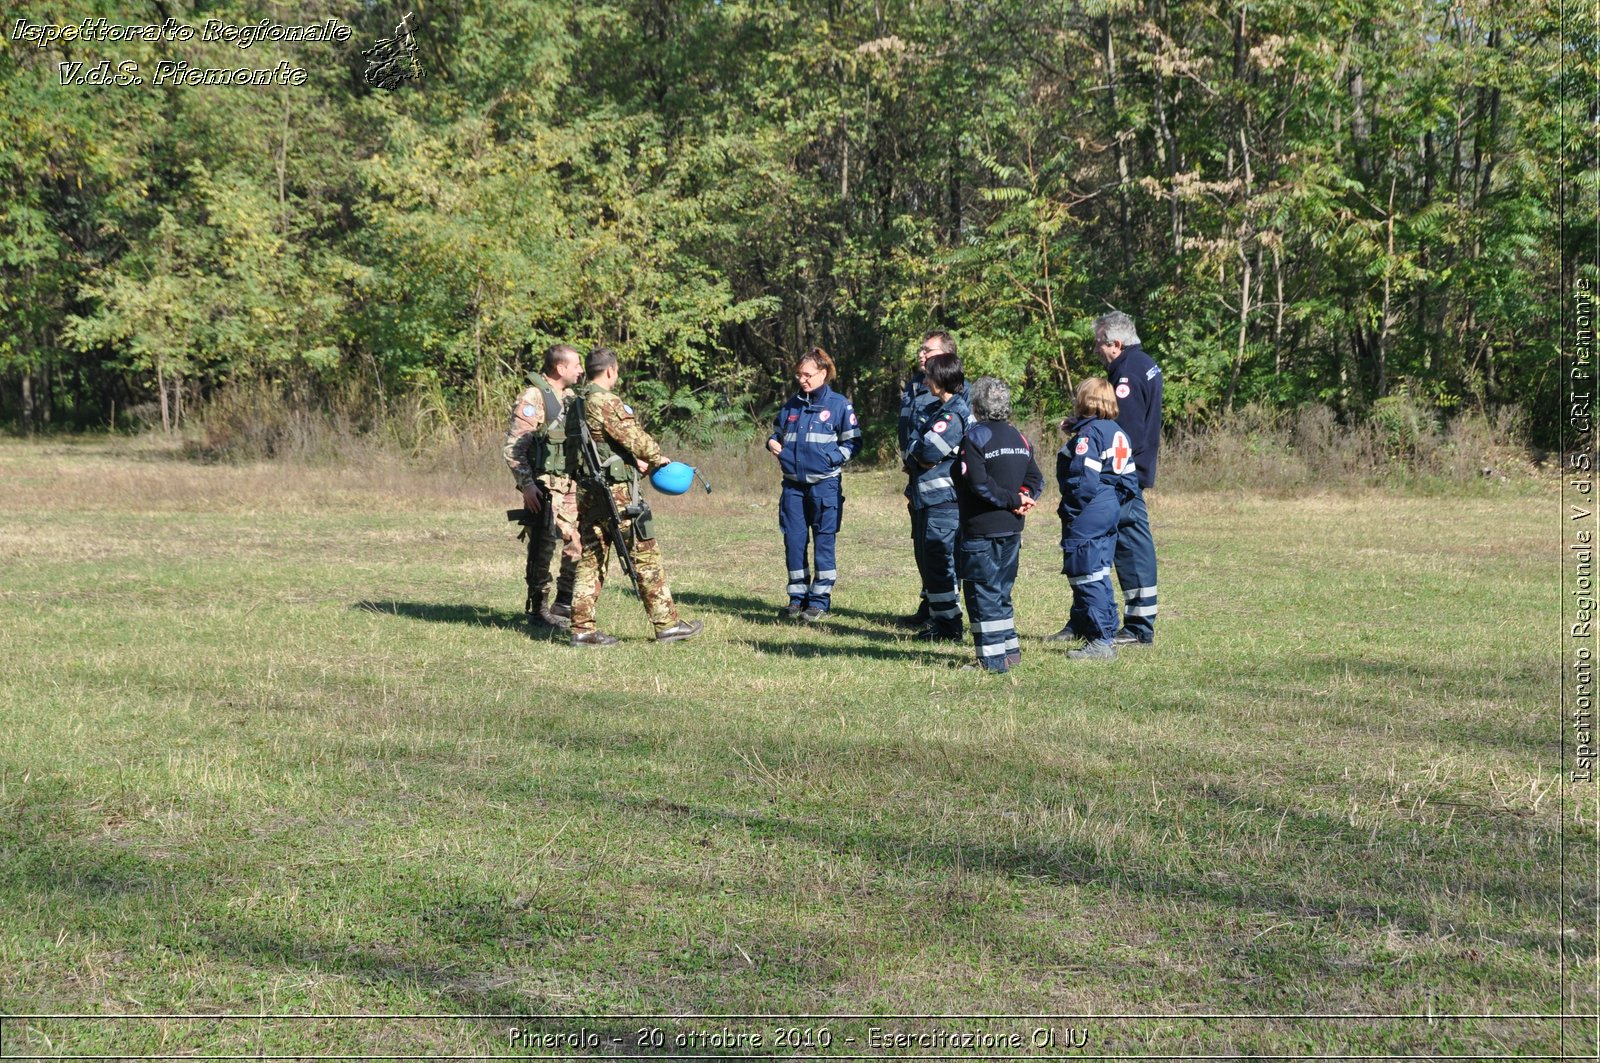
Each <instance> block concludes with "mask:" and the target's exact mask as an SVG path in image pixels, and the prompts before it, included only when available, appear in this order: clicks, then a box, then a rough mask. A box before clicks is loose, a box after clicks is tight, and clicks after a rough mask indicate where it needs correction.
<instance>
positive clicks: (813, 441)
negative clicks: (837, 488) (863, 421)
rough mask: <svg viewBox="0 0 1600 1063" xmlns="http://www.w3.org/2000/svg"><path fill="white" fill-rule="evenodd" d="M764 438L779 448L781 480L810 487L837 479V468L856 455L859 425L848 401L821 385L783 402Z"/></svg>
mask: <svg viewBox="0 0 1600 1063" xmlns="http://www.w3.org/2000/svg"><path fill="white" fill-rule="evenodd" d="M768 438H769V439H774V440H777V442H778V443H780V444H782V446H783V450H782V452H781V453H780V454H779V455H778V466H779V467H780V468H781V469H783V478H784V479H785V480H793V481H794V482H796V483H802V484H814V483H819V482H821V481H822V480H826V479H829V478H830V477H834V476H838V475H839V467H840V466H842V465H843V464H844V463H845V462H847V461H849V460H850V459H851V458H853V457H855V456H856V451H858V450H860V449H861V426H860V424H858V423H857V422H856V411H855V407H854V406H852V405H850V400H849V399H847V398H845V397H844V396H843V395H841V394H839V393H838V392H837V391H834V390H833V389H832V388H830V387H828V385H826V384H824V385H822V386H821V387H820V388H818V389H817V390H815V391H813V392H811V393H810V394H807V393H805V392H801V393H800V394H798V395H796V396H794V397H793V398H792V399H790V400H789V401H788V402H786V403H784V404H783V406H782V407H781V408H780V409H779V410H778V417H777V420H776V421H775V422H774V424H773V430H772V435H771V436H769V437H768Z"/></svg>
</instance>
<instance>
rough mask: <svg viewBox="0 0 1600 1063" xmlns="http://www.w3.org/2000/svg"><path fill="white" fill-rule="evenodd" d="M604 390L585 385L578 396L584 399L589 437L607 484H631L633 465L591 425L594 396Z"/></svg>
mask: <svg viewBox="0 0 1600 1063" xmlns="http://www.w3.org/2000/svg"><path fill="white" fill-rule="evenodd" d="M603 390H604V389H603V388H599V387H596V386H595V385H593V384H585V385H584V386H583V387H581V388H579V389H578V395H579V396H580V397H581V398H582V399H583V413H584V420H585V425H586V427H588V429H589V435H590V437H591V438H592V439H593V440H594V449H595V450H596V452H598V453H599V455H600V465H601V467H602V468H604V470H605V474H606V482H607V483H613V484H631V483H633V481H634V474H635V471H636V470H635V469H634V467H633V463H632V462H630V461H625V460H624V459H623V457H622V455H621V454H618V453H617V452H616V451H615V450H612V449H611V440H610V439H608V438H606V434H605V433H604V432H596V431H595V430H594V426H593V425H589V424H588V423H587V422H588V416H589V405H590V403H591V402H592V401H593V399H594V396H595V395H596V394H598V393H599V392H601V391H603Z"/></svg>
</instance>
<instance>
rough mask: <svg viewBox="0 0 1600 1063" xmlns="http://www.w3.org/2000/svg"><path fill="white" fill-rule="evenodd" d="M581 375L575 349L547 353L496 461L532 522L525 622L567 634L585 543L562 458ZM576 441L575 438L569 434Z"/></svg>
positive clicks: (567, 467)
mask: <svg viewBox="0 0 1600 1063" xmlns="http://www.w3.org/2000/svg"><path fill="white" fill-rule="evenodd" d="M582 375H583V360H582V358H580V357H579V355H578V352H577V349H576V348H574V347H571V346H569V345H567V344H565V343H557V344H555V345H554V346H552V347H550V348H549V349H548V350H546V351H545V352H544V365H543V367H542V369H541V372H540V373H539V374H535V373H529V374H528V384H529V386H528V387H527V388H525V389H524V390H523V392H522V394H520V395H518V396H517V401H516V404H515V405H513V406H512V407H511V424H510V427H508V428H507V429H506V441H505V445H504V446H503V447H501V453H503V454H504V455H505V459H506V464H507V465H509V466H511V475H512V476H513V477H514V478H515V479H516V481H517V490H519V491H521V492H522V502H523V505H524V506H526V507H527V509H528V512H530V513H532V514H533V515H534V517H535V518H536V523H535V524H534V526H533V527H530V528H529V529H528V534H529V535H530V536H532V537H533V541H532V542H531V543H529V545H528V549H529V552H530V554H531V555H532V556H531V560H530V566H531V571H532V578H531V581H530V584H529V587H528V619H529V620H530V621H531V622H532V623H533V624H534V625H535V626H538V627H560V628H564V627H568V626H569V625H570V624H571V623H572V581H573V579H574V577H575V575H576V573H577V570H578V557H579V555H580V554H581V553H582V542H581V539H580V536H579V534H578V484H577V481H576V480H574V479H573V478H572V473H571V469H570V465H569V462H568V456H567V451H568V449H569V447H568V444H567V440H566V436H567V431H568V425H567V423H566V422H567V411H568V409H569V405H570V399H571V397H572V387H573V385H574V384H576V383H577V382H578V378H579V377H581V376H582ZM573 435H574V438H575V437H576V431H575V430H574V431H573ZM558 546H559V547H560V550H561V570H560V575H559V576H558V577H557V579H556V599H555V601H554V602H553V603H552V604H550V605H548V606H547V605H545V599H546V598H547V597H549V594H550V564H551V562H552V561H553V560H554V559H555V554H556V549H557V547H558Z"/></svg>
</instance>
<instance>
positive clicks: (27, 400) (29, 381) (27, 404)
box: [22, 369, 34, 435]
mask: <svg viewBox="0 0 1600 1063" xmlns="http://www.w3.org/2000/svg"><path fill="white" fill-rule="evenodd" d="M33 422H34V408H33V371H32V370H31V369H24V370H23V371H22V430H23V431H24V432H26V433H28V434H29V435H32V434H33V429H34V423H33Z"/></svg>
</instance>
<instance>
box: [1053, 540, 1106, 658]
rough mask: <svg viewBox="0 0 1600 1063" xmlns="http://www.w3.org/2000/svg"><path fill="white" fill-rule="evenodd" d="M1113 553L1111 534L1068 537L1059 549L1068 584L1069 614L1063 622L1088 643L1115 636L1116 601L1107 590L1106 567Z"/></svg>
mask: <svg viewBox="0 0 1600 1063" xmlns="http://www.w3.org/2000/svg"><path fill="white" fill-rule="evenodd" d="M1115 550H1116V536H1115V534H1106V535H1099V536H1095V537H1094V538H1092V539H1076V538H1071V537H1069V538H1068V539H1067V541H1066V542H1065V543H1063V544H1062V547H1061V553H1062V564H1061V568H1062V571H1063V572H1064V573H1065V575H1066V577H1067V580H1068V582H1070V583H1071V584H1072V612H1071V614H1070V615H1069V616H1068V618H1067V623H1068V625H1069V626H1070V627H1071V629H1072V631H1073V633H1074V634H1076V635H1078V636H1080V637H1082V638H1085V639H1089V640H1090V641H1093V640H1095V639H1109V638H1111V637H1112V636H1113V635H1115V634H1116V633H1117V598H1116V594H1115V593H1114V592H1113V591H1112V589H1111V564H1110V562H1111V555H1112V554H1113V553H1114V552H1115Z"/></svg>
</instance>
